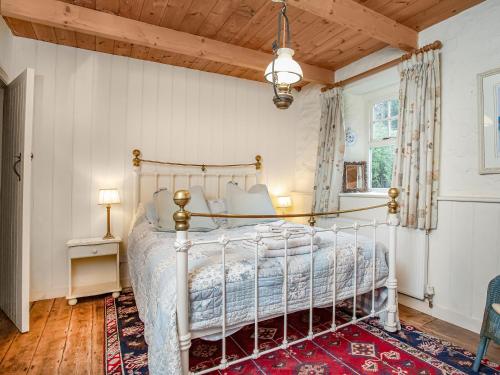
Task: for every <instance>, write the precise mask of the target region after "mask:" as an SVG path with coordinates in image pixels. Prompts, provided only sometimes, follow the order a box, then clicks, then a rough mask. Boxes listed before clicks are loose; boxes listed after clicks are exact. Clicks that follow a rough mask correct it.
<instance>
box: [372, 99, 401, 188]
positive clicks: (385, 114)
mask: <svg viewBox="0 0 500 375" xmlns="http://www.w3.org/2000/svg"><path fill="white" fill-rule="evenodd" d="M398 115H399V100H398V99H396V98H393V97H392V98H385V99H382V100H377V101H375V102H372V103H371V105H370V145H369V146H370V167H369V169H370V171H369V175H370V179H369V181H370V188H371V189H384V190H385V189H388V188H390V187H391V180H392V165H393V162H394V151H395V145H396V137H397V133H398Z"/></svg>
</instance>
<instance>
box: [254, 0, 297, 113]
mask: <svg viewBox="0 0 500 375" xmlns="http://www.w3.org/2000/svg"><path fill="white" fill-rule="evenodd" d="M272 1H273V2H276V3H281V4H282V6H281V10H280V13H279V15H278V35H277V37H276V40H275V41H274V42H273V54H274V55H275V56H276V57H275V58H274V59H273V61H271V62H270V63H269V65H268V66H267V68H266V71H265V73H264V78H265V79H266V81H268V82H269V83H271V84H272V85H273V91H274V97H273V102H274V104H275V105H276V107H277V108H279V109H287V108H288V107H290V105H291V104H292V103H293V96H292V85H293V84H295V83H298V82H300V81H301V80H302V77H303V73H302V69H301V68H300V65H299V64H298V63H297V61H295V60H294V59H293V54H294V50H293V49H292V48H290V43H291V37H290V25H289V22H288V16H287V14H286V11H287V9H286V0H272ZM283 34H284V35H283Z"/></svg>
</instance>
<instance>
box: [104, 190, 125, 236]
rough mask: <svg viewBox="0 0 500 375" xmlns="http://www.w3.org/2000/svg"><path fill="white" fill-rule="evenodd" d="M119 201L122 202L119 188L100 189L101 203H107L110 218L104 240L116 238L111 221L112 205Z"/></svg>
mask: <svg viewBox="0 0 500 375" xmlns="http://www.w3.org/2000/svg"><path fill="white" fill-rule="evenodd" d="M118 203H120V195H119V194H118V189H100V190H99V204H100V205H106V210H107V218H108V226H107V228H108V231H107V233H106V234H105V235H104V237H103V239H104V240H109V239H112V238H115V236H113V235H112V234H111V223H110V218H111V205H112V204H118Z"/></svg>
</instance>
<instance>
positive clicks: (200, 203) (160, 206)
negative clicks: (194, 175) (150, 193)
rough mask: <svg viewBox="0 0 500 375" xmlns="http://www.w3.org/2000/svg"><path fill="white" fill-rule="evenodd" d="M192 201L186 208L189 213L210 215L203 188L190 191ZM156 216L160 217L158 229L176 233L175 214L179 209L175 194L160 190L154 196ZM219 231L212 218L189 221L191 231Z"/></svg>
mask: <svg viewBox="0 0 500 375" xmlns="http://www.w3.org/2000/svg"><path fill="white" fill-rule="evenodd" d="M189 192H190V193H191V200H190V201H189V204H188V205H187V206H186V207H185V208H186V210H187V211H192V212H198V213H210V211H209V209H208V205H207V201H206V200H205V196H204V194H203V188H202V187H201V186H193V187H191V188H190V189H189ZM154 202H155V208H156V214H157V217H158V221H157V225H156V229H158V230H160V231H164V232H175V221H174V218H173V214H174V212H175V211H177V210H178V209H179V206H177V205H176V204H175V203H174V198H173V194H172V193H171V192H170V191H168V190H167V189H160V190H158V191H157V192H156V193H155V194H154ZM214 229H217V225H216V224H215V222H214V221H213V220H212V218H210V217H192V218H191V220H190V221H189V231H192V232H208V231H210V230H214Z"/></svg>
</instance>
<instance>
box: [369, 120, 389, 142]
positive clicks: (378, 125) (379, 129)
mask: <svg viewBox="0 0 500 375" xmlns="http://www.w3.org/2000/svg"><path fill="white" fill-rule="evenodd" d="M387 137H389V121H387V120H385V121H376V122H374V123H373V129H372V139H373V140H381V139H384V138H387Z"/></svg>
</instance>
